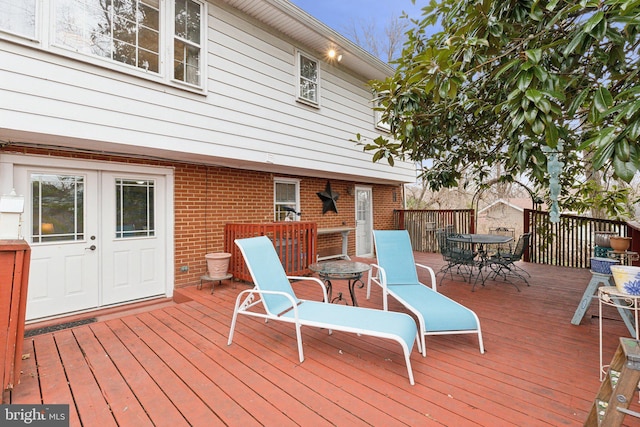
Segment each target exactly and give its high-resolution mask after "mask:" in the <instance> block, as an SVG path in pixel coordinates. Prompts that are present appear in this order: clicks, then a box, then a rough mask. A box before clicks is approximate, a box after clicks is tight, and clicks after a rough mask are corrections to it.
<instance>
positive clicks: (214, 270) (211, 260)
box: [204, 252, 231, 279]
mask: <svg viewBox="0 0 640 427" xmlns="http://www.w3.org/2000/svg"><path fill="white" fill-rule="evenodd" d="M204 257H205V258H206V260H207V271H208V273H209V277H211V278H214V279H215V278H219V277H225V276H226V275H227V272H228V271H229V259H230V258H231V254H230V253H228V252H214V253H210V254H206V255H205V256H204Z"/></svg>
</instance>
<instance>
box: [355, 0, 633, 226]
mask: <svg viewBox="0 0 640 427" xmlns="http://www.w3.org/2000/svg"><path fill="white" fill-rule="evenodd" d="M412 23H413V28H411V29H410V30H409V31H408V32H407V42H406V43H405V45H404V48H403V52H402V55H401V57H400V58H399V59H397V60H396V61H394V65H395V68H396V71H395V74H394V75H393V76H391V77H389V78H388V79H386V80H384V81H374V82H372V83H371V85H372V88H373V90H374V91H375V93H376V94H377V101H378V103H379V105H380V106H381V107H380V109H381V112H382V114H383V119H384V120H386V121H387V122H388V124H389V125H390V129H391V132H390V137H389V138H384V137H379V138H377V139H375V140H373V141H363V140H362V139H361V138H360V135H357V137H356V139H357V140H358V141H359V142H360V143H362V144H364V147H365V150H371V151H373V152H374V161H378V160H384V159H386V161H388V162H389V163H390V164H393V161H394V159H396V158H402V159H405V160H412V161H415V162H418V163H420V164H423V165H426V166H425V167H424V169H423V173H422V178H423V179H424V180H425V181H426V182H428V183H429V185H430V187H431V188H432V189H434V190H437V189H439V188H446V187H454V186H457V185H458V184H459V181H460V180H461V179H462V178H463V177H464V176H473V177H474V179H475V181H476V184H477V185H482V183H483V182H485V181H486V180H487V179H488V178H490V177H491V173H492V170H495V169H496V167H497V166H499V169H500V170H501V171H502V174H501V176H500V177H499V178H500V180H502V181H510V180H515V179H518V178H517V177H524V179H526V180H527V181H528V182H530V183H531V184H532V185H533V186H534V187H538V188H544V189H547V192H548V199H550V201H552V202H555V201H557V200H559V201H560V203H561V204H563V206H566V207H570V208H573V209H580V208H586V207H591V206H596V205H597V206H598V207H600V208H601V209H604V211H605V212H606V213H607V214H608V215H609V216H614V217H619V216H623V215H624V214H625V212H626V211H627V210H628V205H629V197H630V195H631V189H630V187H629V185H628V183H629V182H631V181H632V179H633V177H634V175H635V174H636V172H637V171H638V168H639V167H640V143H639V136H640V79H639V76H638V72H639V70H640V52H639V37H638V30H639V28H640V2H638V1H637V0H607V1H594V0H593V1H588V0H583V1H561V0H540V1H535V0H511V1H498V0H484V1H482V0H481V1H469V0H462V1H461V0H440V1H436V0H432V1H431V3H430V4H429V5H428V6H427V7H425V8H424V9H423V16H422V18H421V19H420V20H414V21H412ZM436 24H437V25H438V27H439V28H441V31H439V32H437V33H435V34H433V35H431V30H432V29H433V27H434V26H435V25H436ZM425 160H429V161H428V162H425ZM551 214H552V219H553V218H555V219H557V217H558V205H557V204H556V203H553V205H552V212H551Z"/></svg>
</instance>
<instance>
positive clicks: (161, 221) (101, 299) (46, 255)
mask: <svg viewBox="0 0 640 427" xmlns="http://www.w3.org/2000/svg"><path fill="white" fill-rule="evenodd" d="M13 178H14V185H15V187H16V191H17V192H18V194H22V195H24V196H25V211H24V214H23V216H22V217H23V225H22V227H23V228H22V230H23V235H24V238H25V239H26V240H27V242H28V243H29V245H30V246H31V267H30V273H29V289H28V296H27V320H34V319H40V318H46V317H52V316H58V315H61V314H66V313H72V312H78V311H86V310H91V309H96V308H99V307H103V306H107V305H113V304H119V303H124V302H128V301H133V300H137V299H142V298H148V297H152V296H156V295H164V294H166V292H167V285H166V282H167V277H166V276H167V275H166V271H167V263H168V259H167V248H166V242H167V236H166V229H167V224H166V200H165V198H166V191H165V185H166V178H165V177H164V176H162V175H149V174H132V173H118V172H112V171H95V170H78V169H66V168H55V169H54V168H44V167H37V166H34V167H30V166H15V167H14V176H13Z"/></svg>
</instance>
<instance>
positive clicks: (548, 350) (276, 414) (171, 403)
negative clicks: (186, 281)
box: [3, 253, 640, 427]
mask: <svg viewBox="0 0 640 427" xmlns="http://www.w3.org/2000/svg"><path fill="white" fill-rule="evenodd" d="M416 259H417V261H418V262H420V263H422V264H427V265H432V266H433V267H434V268H435V269H436V271H437V270H438V269H439V268H440V266H441V265H442V260H441V258H440V257H439V256H438V255H437V254H422V253H416ZM359 260H360V261H366V262H371V261H373V260H370V259H368V260H367V259H359ZM523 266H524V267H525V268H526V269H527V270H528V271H530V272H531V274H532V276H533V277H532V278H531V279H530V283H531V286H526V285H524V284H522V285H521V286H520V289H521V292H518V291H517V290H516V289H515V288H514V287H513V286H511V285H510V284H508V283H501V282H500V281H488V282H487V283H486V286H484V287H482V286H478V287H476V290H475V291H474V292H471V285H470V284H469V283H466V282H462V281H458V280H454V281H452V280H449V279H446V280H445V281H444V282H443V283H442V285H439V286H438V290H439V291H440V292H442V293H443V294H445V295H447V296H450V297H451V298H453V299H455V300H456V301H459V302H460V303H462V304H464V305H466V306H467V307H469V308H471V309H472V310H474V311H475V312H476V313H477V314H478V316H479V318H480V320H481V324H482V329H483V336H484V343H485V347H486V350H487V351H486V353H485V354H484V355H482V354H480V352H479V350H478V340H477V336H476V335H475V334H468V335H444V336H429V337H427V357H426V358H423V357H422V356H421V355H420V354H419V353H418V352H417V351H416V350H414V352H413V353H412V355H411V362H412V365H413V371H414V375H415V380H416V385H415V386H411V385H410V384H409V381H408V378H407V372H406V366H405V364H404V359H403V357H402V352H401V350H400V348H399V346H398V345H397V343H395V342H393V341H391V340H384V339H381V338H375V337H366V336H363V337H358V336H355V335H353V334H348V333H343V332H334V333H333V334H332V335H329V334H328V333H327V331H326V330H320V329H313V328H303V343H304V351H305V361H304V362H303V363H300V362H299V360H298V352H297V347H296V340H295V331H294V328H293V326H292V325H290V324H285V323H282V322H273V321H272V322H269V323H265V322H264V321H263V320H261V319H256V318H248V317H246V316H242V317H240V318H239V320H238V325H237V329H236V332H235V335H234V340H233V343H232V345H230V346H227V339H228V334H229V325H230V321H231V316H232V313H233V305H234V303H235V300H236V296H237V295H238V293H239V292H240V291H242V290H244V289H247V288H248V287H249V285H248V284H246V283H242V282H234V281H225V282H223V285H222V286H216V288H215V292H214V293H213V294H211V293H210V292H209V288H208V287H207V286H205V287H204V288H203V289H201V290H198V289H197V288H196V286H192V287H187V288H183V289H179V290H176V300H177V301H179V302H180V303H179V304H175V305H172V306H168V305H164V306H162V307H160V308H157V309H153V310H150V311H143V312H137V311H136V312H132V313H126V312H125V313H123V314H122V315H121V316H120V317H114V316H113V315H112V316H109V317H108V318H105V320H100V321H98V322H96V323H90V324H86V325H82V326H77V327H75V328H73V329H67V330H62V331H56V332H51V333H47V334H43V335H36V336H33V337H30V338H27V339H25V343H24V353H25V354H28V357H27V358H26V359H25V360H24V361H23V365H22V370H23V373H22V377H21V383H20V384H19V385H17V386H16V387H15V388H14V389H13V390H11V391H6V392H5V393H4V394H3V396H5V400H9V401H10V402H11V403H69V404H70V417H71V422H70V425H72V426H93V425H100V426H108V425H119V426H133V427H140V426H144V425H172V426H179V425H191V426H215V425H221V426H222V425H243V426H245V425H247V426H251V425H255V426H258V425H278V426H294V425H298V426H306V425H314V426H322V425H327V426H328V425H337V426H358V425H376V426H377V425H385V426H415V425H426V426H428V425H434V426H435V425H438V426H442V425H446V426H514V425H518V426H545V425H548V426H560V425H566V426H579V425H582V423H583V422H584V420H585V419H586V417H587V413H588V411H589V408H590V405H591V402H592V401H593V399H594V397H595V394H596V392H597V390H598V387H599V385H600V382H599V376H598V331H599V329H598V318H597V317H594V316H596V315H597V301H594V302H593V304H592V306H591V307H590V308H589V310H588V311H587V314H586V315H585V317H584V319H583V321H582V322H581V324H580V325H577V326H576V325H572V324H571V323H570V321H571V318H572V316H573V312H574V311H575V309H576V307H577V306H578V304H579V302H580V299H581V297H582V292H583V291H584V288H585V287H586V284H587V283H588V282H589V279H590V273H589V272H588V271H585V270H577V269H571V268H563V267H549V266H542V265H533V264H523ZM421 277H422V274H421ZM423 279H424V280H426V277H423ZM334 286H335V287H336V291H342V292H345V291H346V289H343V288H342V287H343V284H341V283H337V284H334ZM344 287H346V286H344ZM294 288H295V289H296V292H297V293H298V294H299V296H300V297H303V298H313V299H318V298H319V295H320V293H319V292H318V289H317V287H315V285H310V284H308V283H303V282H298V283H294ZM365 292H366V289H358V290H357V293H358V301H359V302H360V304H361V305H362V306H365V307H374V308H381V307H382V298H381V292H380V290H379V289H378V288H376V287H374V288H373V289H372V297H371V299H370V300H367V299H366V298H365ZM389 307H390V309H392V310H397V311H405V312H406V310H405V309H404V308H403V307H402V306H401V305H399V304H398V303H397V302H395V301H393V300H390V304H389ZM603 318H604V319H603V323H604V330H605V334H604V337H603V341H604V359H605V361H608V360H610V358H611V357H612V356H613V353H614V351H615V349H616V347H617V344H618V337H619V336H628V331H627V329H626V327H625V325H624V323H623V322H622V321H621V320H620V318H619V316H618V315H617V313H616V312H615V311H611V310H609V312H607V313H606V314H605V316H603ZM639 406H640V405H639V404H638V403H637V399H636V402H634V403H633V404H632V408H633V409H635V410H638V409H639V408H638V407H639ZM627 418H629V417H627ZM634 421H635V420H632V419H629V420H626V424H625V425H633V423H634Z"/></svg>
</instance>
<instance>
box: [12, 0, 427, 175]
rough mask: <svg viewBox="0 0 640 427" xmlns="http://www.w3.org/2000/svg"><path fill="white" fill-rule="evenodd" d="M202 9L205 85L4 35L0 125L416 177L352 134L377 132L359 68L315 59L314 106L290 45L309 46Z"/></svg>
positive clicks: (133, 148)
mask: <svg viewBox="0 0 640 427" xmlns="http://www.w3.org/2000/svg"><path fill="white" fill-rule="evenodd" d="M206 10H207V12H208V16H207V17H205V19H203V23H204V22H206V23H207V25H208V26H207V28H205V29H203V31H202V32H203V34H206V36H207V41H206V42H204V43H203V44H202V46H203V47H205V46H206V55H205V54H204V53H205V52H203V55H202V60H203V64H204V63H206V65H207V67H206V68H205V70H206V71H205V72H204V74H203V75H202V79H203V81H202V85H203V87H204V88H206V90H205V91H204V92H202V93H194V92H191V91H185V90H179V89H182V86H181V87H180V88H176V87H172V86H168V85H159V84H157V82H154V81H150V80H149V79H140V78H137V76H135V75H133V74H131V73H122V72H116V71H117V70H115V69H110V68H106V67H100V68H98V67H95V65H94V64H90V63H88V62H87V61H75V60H71V59H69V58H67V57H66V56H54V55H49V54H43V53H41V52H39V51H38V49H33V48H32V47H26V46H24V45H20V44H15V43H14V44H9V43H0V112H1V114H0V129H3V130H0V137H2V136H4V135H3V133H4V132H6V130H7V129H9V130H11V135H10V136H11V138H10V139H11V140H18V141H20V140H33V139H34V138H37V136H38V135H49V137H48V138H47V141H48V142H50V143H54V144H58V145H62V144H68V145H70V146H72V147H75V146H79V147H90V148H91V149H94V150H103V151H106V152H118V153H127V152H131V153H135V154H141V153H144V154H148V155H153V156H157V157H164V158H169V159H174V160H186V161H198V162H203V163H205V162H214V163H217V164H224V165H228V166H230V167H236V166H237V167H241V168H243V169H248V168H251V169H255V170H264V171H268V170H271V169H272V168H277V171H278V173H280V174H282V175H285V174H289V175H298V174H299V173H297V172H299V171H301V170H304V171H305V175H314V176H327V175H330V176H331V177H332V179H340V177H344V178H345V179H346V178H348V179H350V180H353V178H354V177H362V178H363V180H365V181H366V182H369V181H371V182H383V183H384V182H398V181H401V182H411V181H413V180H414V179H415V168H414V167H413V165H412V164H410V163H406V164H405V163H403V162H397V163H396V166H395V167H390V166H389V165H387V164H385V163H382V162H378V163H373V162H372V161H371V157H372V155H371V153H368V152H363V150H362V147H361V146H358V145H356V144H355V143H354V142H353V141H352V140H353V139H354V138H355V135H356V134H358V133H360V134H361V135H362V136H363V137H364V138H367V139H374V138H376V137H377V136H378V135H379V134H380V133H379V132H377V131H376V130H375V127H374V125H373V123H372V115H373V112H372V103H371V99H372V95H371V91H370V90H369V88H368V87H367V85H366V79H364V78H362V77H360V76H358V75H356V74H354V73H353V72H350V71H349V70H347V69H345V68H344V67H343V63H344V60H343V61H342V62H341V63H334V64H330V63H328V62H324V61H319V63H318V65H319V67H320V74H319V75H320V76H321V82H320V83H321V87H322V89H321V90H322V92H321V93H322V97H321V104H322V108H309V107H308V106H307V105H303V104H301V103H299V102H295V99H296V93H297V85H296V71H295V69H296V52H297V51H298V50H299V49H301V48H303V47H304V46H298V45H295V44H293V43H292V42H291V40H289V39H284V38H282V37H279V36H278V34H277V33H275V32H274V31H273V30H272V29H270V28H266V27H264V26H263V24H261V23H259V22H257V21H256V20H253V19H251V18H248V17H245V16H244V15H243V14H242V13H241V12H239V11H238V10H236V9H233V8H231V7H229V6H227V5H225V4H224V3H223V2H220V1H216V2H210V3H208V5H207V8H206ZM0 37H1V36H0ZM203 94H204V95H206V96H202V95H203ZM43 95H45V96H43ZM9 99H10V100H11V102H9V101H8V100H9ZM5 138H9V136H5ZM88 142H89V143H88Z"/></svg>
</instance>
